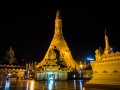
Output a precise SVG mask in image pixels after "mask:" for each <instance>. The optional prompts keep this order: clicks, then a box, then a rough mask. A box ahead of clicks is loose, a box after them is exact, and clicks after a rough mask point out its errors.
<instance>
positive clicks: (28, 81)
mask: <svg viewBox="0 0 120 90" xmlns="http://www.w3.org/2000/svg"><path fill="white" fill-rule="evenodd" d="M28 83H29V81H27V85H26V90H28Z"/></svg>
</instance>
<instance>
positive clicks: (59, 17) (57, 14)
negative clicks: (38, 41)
mask: <svg viewBox="0 0 120 90" xmlns="http://www.w3.org/2000/svg"><path fill="white" fill-rule="evenodd" d="M58 19H61V16H60V11H59V10H57V13H56V20H58Z"/></svg>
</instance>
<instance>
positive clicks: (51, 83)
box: [48, 80, 54, 90]
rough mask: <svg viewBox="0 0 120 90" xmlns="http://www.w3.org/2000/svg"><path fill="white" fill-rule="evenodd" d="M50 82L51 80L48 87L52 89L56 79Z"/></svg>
mask: <svg viewBox="0 0 120 90" xmlns="http://www.w3.org/2000/svg"><path fill="white" fill-rule="evenodd" d="M48 82H49V83H48V89H50V90H52V89H53V83H54V81H53V80H49V81H48Z"/></svg>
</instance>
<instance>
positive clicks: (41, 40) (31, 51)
mask: <svg viewBox="0 0 120 90" xmlns="http://www.w3.org/2000/svg"><path fill="white" fill-rule="evenodd" d="M57 9H59V10H60V12H61V18H62V22H63V35H64V38H65V40H66V42H67V44H68V46H69V48H70V50H71V53H72V55H73V58H74V59H75V60H83V59H85V58H86V57H87V56H90V55H92V56H94V51H95V49H97V48H99V47H100V46H102V48H104V29H105V28H106V29H107V35H108V37H109V44H110V46H112V47H114V48H115V50H119V51H120V33H119V30H120V27H119V26H120V18H119V16H120V14H119V9H118V8H117V6H114V7H113V6H110V5H109V6H106V5H104V6H98V7H96V6H93V7H89V6H88V7H87V5H86V7H84V8H80V9H79V7H78V8H73V7H72V6H71V7H70V8H58V7H55V8H46V9H45V8H38V7H34V8H33V7H27V8H22V7H7V8H4V9H2V8H1V16H0V57H4V55H5V51H6V50H7V49H8V48H9V47H10V46H12V47H13V50H14V51H15V57H16V58H18V59H19V60H20V59H21V58H24V60H25V61H41V60H42V59H43V57H44V55H45V53H46V51H47V49H48V46H49V45H50V42H51V40H52V37H53V34H54V21H55V15H56V11H57Z"/></svg>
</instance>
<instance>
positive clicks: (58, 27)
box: [54, 10, 62, 37]
mask: <svg viewBox="0 0 120 90" xmlns="http://www.w3.org/2000/svg"><path fill="white" fill-rule="evenodd" d="M54 32H55V33H54V37H58V36H60V35H61V34H62V20H61V16H60V11H59V10H58V11H57V13H56V19H55V31H54Z"/></svg>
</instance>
